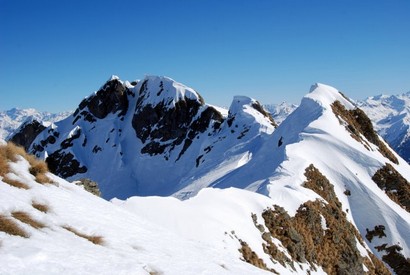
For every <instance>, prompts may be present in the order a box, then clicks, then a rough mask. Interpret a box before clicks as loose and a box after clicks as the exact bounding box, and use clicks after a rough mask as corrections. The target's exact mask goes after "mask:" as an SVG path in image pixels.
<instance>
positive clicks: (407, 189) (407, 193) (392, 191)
mask: <svg viewBox="0 0 410 275" xmlns="http://www.w3.org/2000/svg"><path fill="white" fill-rule="evenodd" d="M372 179H373V181H374V182H375V183H376V184H377V186H379V188H380V189H382V190H384V191H385V192H386V194H387V195H388V196H389V198H390V199H391V200H393V201H395V202H396V203H397V204H399V205H400V206H401V207H403V208H404V209H405V210H406V211H407V212H410V183H409V182H408V181H407V180H406V179H405V178H403V176H402V175H400V173H399V172H397V171H396V169H394V167H393V166H392V165H391V164H389V163H386V165H385V166H383V167H382V168H380V169H379V170H377V171H376V173H375V174H374V176H373V178H372Z"/></svg>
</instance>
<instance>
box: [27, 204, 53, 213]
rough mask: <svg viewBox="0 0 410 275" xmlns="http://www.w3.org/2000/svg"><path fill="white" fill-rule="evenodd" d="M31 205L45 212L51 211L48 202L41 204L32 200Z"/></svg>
mask: <svg viewBox="0 0 410 275" xmlns="http://www.w3.org/2000/svg"><path fill="white" fill-rule="evenodd" d="M31 205H32V206H33V207H34V208H35V209H37V210H38V211H41V212H44V213H48V212H49V211H50V207H49V206H48V205H46V204H41V203H37V202H32V203H31Z"/></svg>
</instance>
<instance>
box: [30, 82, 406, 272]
mask: <svg viewBox="0 0 410 275" xmlns="http://www.w3.org/2000/svg"><path fill="white" fill-rule="evenodd" d="M107 100H108V101H110V102H105V101H107ZM29 150H30V151H31V152H33V153H35V154H36V155H37V156H39V157H44V158H46V159H47V162H48V164H49V167H50V169H51V170H52V171H55V172H56V173H58V174H59V175H62V176H64V177H66V178H68V179H69V180H78V179H80V178H89V179H91V180H92V181H95V182H98V184H99V189H100V191H101V194H102V197H103V198H106V199H112V198H114V197H117V198H119V199H126V198H129V197H130V196H133V195H139V196H151V195H154V196H174V197H177V198H180V199H187V198H192V197H194V196H195V195H196V194H198V192H202V191H203V189H204V188H206V187H214V188H215V189H218V188H220V189H225V188H230V187H236V188H240V189H247V190H250V191H253V192H258V193H260V194H264V195H266V196H267V197H270V199H271V200H272V203H271V204H270V205H271V206H272V207H269V209H270V210H267V209H266V208H264V210H266V212H265V211H262V209H260V208H259V210H258V212H255V213H256V215H257V217H256V218H255V219H254V218H252V219H253V221H254V223H255V225H256V228H254V229H253V230H255V229H256V230H258V231H257V233H258V234H259V233H260V234H259V235H258V236H257V237H258V238H260V239H262V240H263V241H264V246H263V247H261V246H258V247H257V246H255V245H254V239H251V240H248V239H240V238H241V236H238V238H237V240H241V241H240V242H238V245H239V246H240V247H241V250H240V252H241V253H242V255H243V259H244V260H245V261H248V262H250V263H254V264H256V265H258V266H260V267H262V268H265V267H266V269H267V270H270V269H271V267H272V265H270V264H269V262H268V261H279V262H280V263H283V265H281V266H286V269H287V268H291V269H292V270H296V272H299V271H300V272H302V271H306V270H310V271H315V270H316V271H317V269H318V268H320V269H321V270H325V271H328V272H330V273H354V274H357V273H363V272H365V270H366V269H368V270H369V271H370V273H372V272H373V271H374V273H377V272H379V273H381V274H383V273H384V271H383V270H384V269H383V268H382V267H380V266H379V265H381V264H380V263H379V262H378V261H377V259H376V258H375V257H374V256H373V254H375V255H377V257H378V258H379V259H382V258H383V256H386V255H387V253H388V252H387V250H382V249H381V248H383V245H384V244H386V247H391V246H394V245H398V243H399V242H400V247H402V251H400V253H401V255H402V257H403V258H404V259H405V260H406V259H407V258H408V257H409V255H410V240H409V239H408V238H407V237H406V233H407V232H409V231H410V222H409V221H410V216H409V213H408V212H406V211H405V210H404V209H402V208H401V207H400V206H399V205H398V204H397V203H396V202H395V199H394V198H393V199H391V198H390V197H389V196H388V194H386V192H383V191H382V190H380V188H378V187H377V186H376V180H373V176H374V174H375V173H376V171H378V170H380V169H382V168H383V167H384V166H385V165H386V164H389V165H390V166H391V167H392V168H393V169H394V170H393V169H390V170H389V171H390V172H389V171H387V173H393V174H394V171H397V173H398V174H400V175H401V176H402V177H403V179H405V180H406V181H407V182H408V181H409V180H410V166H409V165H408V164H407V163H406V162H405V161H404V160H403V159H401V158H400V157H399V156H398V155H397V154H396V153H395V152H394V151H392V150H390V148H389V146H388V145H386V144H385V143H384V142H383V141H382V140H381V139H380V138H379V136H378V135H377V134H376V133H375V132H374V131H373V129H372V125H371V123H370V120H369V119H368V117H367V116H366V115H365V114H364V113H363V112H362V111H360V110H359V109H357V108H356V106H355V105H354V104H353V103H352V102H350V101H349V100H348V99H347V98H345V97H344V96H343V95H341V94H340V93H339V92H338V91H337V90H336V89H334V88H332V87H330V86H327V85H323V84H316V85H314V86H312V88H311V91H310V93H309V94H307V95H306V96H305V97H304V98H303V99H302V102H301V104H300V106H299V107H298V108H297V109H296V110H294V111H293V112H292V113H291V114H290V115H289V116H288V117H287V119H286V120H284V121H283V122H282V123H281V124H280V125H279V126H277V127H276V123H275V122H274V121H273V120H272V118H271V117H270V116H269V114H268V113H267V112H266V111H265V110H264V109H263V108H262V107H261V104H259V103H258V102H257V101H256V100H254V99H251V98H249V97H245V96H236V97H234V99H233V101H232V104H231V105H230V107H229V109H228V110H226V109H222V108H218V107H215V106H211V105H208V104H206V103H205V102H204V100H203V98H202V97H201V96H200V95H199V94H198V93H197V92H196V91H195V90H193V89H191V88H189V87H186V86H184V85H182V84H180V83H178V82H176V81H174V80H172V79H170V78H167V77H156V76H147V77H145V78H144V79H143V80H141V81H138V82H134V83H133V84H131V83H128V82H122V81H120V80H119V79H118V78H116V77H113V78H111V79H110V80H109V81H107V83H106V84H104V85H103V86H102V88H101V89H100V90H98V91H97V92H96V93H94V94H92V95H91V96H90V97H88V98H87V99H85V100H84V101H83V102H82V103H81V104H80V106H79V108H78V109H77V110H76V112H75V113H74V114H73V115H72V116H70V117H68V118H67V119H65V120H64V121H61V122H58V123H55V124H54V125H51V126H50V127H48V128H47V129H45V130H43V131H42V132H41V133H40V134H39V135H38V136H37V137H36V138H35V140H34V141H33V142H32V144H31V146H30V148H29ZM311 164H312V165H311ZM306 168H307V169H306ZM382 170H383V169H382ZM383 171H384V170H383ZM382 177H383V178H384V177H385V176H384V175H382ZM396 178H397V177H396ZM377 184H379V183H377ZM403 184H405V181H403ZM380 185H381V186H383V185H385V186H388V184H387V183H383V182H381V183H380ZM382 188H383V187H382ZM386 191H389V192H391V193H394V190H393V189H389V190H386ZM399 195H400V194H399ZM400 200H403V199H401V197H399V198H398V200H397V201H398V202H400ZM405 200H406V197H405V196H404V201H405ZM187 201H190V200H187ZM374 209H382V211H372V210H374ZM369 212H372V215H369ZM262 213H265V214H264V216H263V215H262ZM385 213H390V214H389V215H386V214H385ZM392 217H393V218H392ZM258 219H259V220H258ZM262 219H263V220H264V222H262ZM392 220H394V222H392ZM379 225H383V226H384V230H383V232H384V234H385V235H386V236H383V237H382V238H373V239H372V241H371V242H370V241H369V240H368V239H364V238H361V237H360V236H365V235H366V233H367V231H366V229H370V230H372V229H373V228H375V226H379ZM284 228H287V229H284ZM358 232H359V233H358ZM403 232H405V233H403ZM232 235H233V234H232ZM233 238H234V237H233ZM259 241H260V240H259ZM377 247H379V248H380V247H381V248H380V250H379V249H378V248H377ZM386 247H385V248H386ZM262 248H263V251H261V250H262ZM366 249H370V250H371V253H370V252H368V251H367V250H366ZM386 249H387V248H386ZM390 250H391V249H390ZM396 252H397V253H398V251H396V250H395V253H396ZM372 253H373V254H372ZM255 254H257V255H255ZM262 254H263V255H262ZM329 255H332V257H333V258H332V261H331V262H330V261H328V260H327V259H326V257H327V256H329ZM386 257H387V256H386ZM262 261H263V262H262ZM369 261H370V262H369ZM263 263H264V264H263ZM363 265H364V266H366V268H364V267H363ZM394 265H395V264H394ZM300 266H302V267H300ZM276 267H277V266H276ZM321 270H319V272H320V271H321Z"/></svg>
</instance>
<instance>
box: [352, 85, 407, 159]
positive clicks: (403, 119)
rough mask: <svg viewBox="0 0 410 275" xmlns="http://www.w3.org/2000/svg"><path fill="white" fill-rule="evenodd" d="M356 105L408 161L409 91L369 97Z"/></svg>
mask: <svg viewBox="0 0 410 275" xmlns="http://www.w3.org/2000/svg"><path fill="white" fill-rule="evenodd" d="M358 105H359V106H360V108H361V109H363V111H365V112H366V114H367V115H368V116H369V117H370V119H371V120H372V121H373V122H374V123H375V129H376V130H377V131H378V132H379V134H380V135H381V136H382V137H383V138H384V139H385V140H386V141H387V142H388V143H389V144H390V146H392V147H393V148H394V149H395V150H396V152H398V153H399V155H401V156H402V157H403V158H404V159H405V160H406V161H407V162H410V127H409V126H410V92H409V93H405V94H401V95H392V96H387V95H379V96H374V97H369V98H367V99H365V100H364V101H359V102H358Z"/></svg>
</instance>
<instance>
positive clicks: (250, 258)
mask: <svg viewBox="0 0 410 275" xmlns="http://www.w3.org/2000/svg"><path fill="white" fill-rule="evenodd" d="M239 242H240V244H241V248H240V249H239V252H241V254H242V257H243V260H244V261H245V262H247V263H250V264H251V265H254V266H256V267H259V268H260V269H264V270H269V269H268V268H267V267H266V264H265V263H264V262H263V260H262V259H261V258H259V257H258V255H257V254H256V253H255V251H253V250H252V249H251V248H250V247H249V245H248V244H247V243H246V242H244V241H242V240H239ZM271 271H272V270H271Z"/></svg>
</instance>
